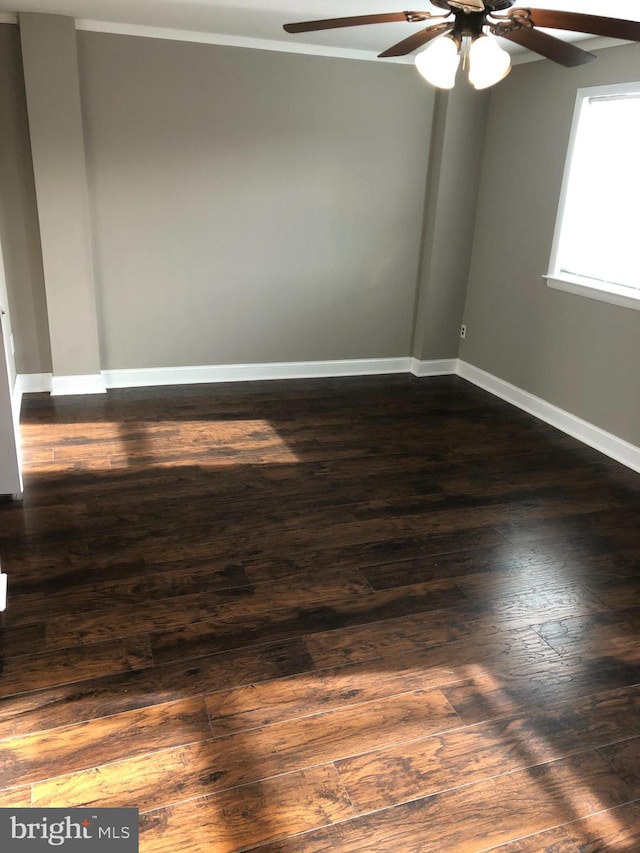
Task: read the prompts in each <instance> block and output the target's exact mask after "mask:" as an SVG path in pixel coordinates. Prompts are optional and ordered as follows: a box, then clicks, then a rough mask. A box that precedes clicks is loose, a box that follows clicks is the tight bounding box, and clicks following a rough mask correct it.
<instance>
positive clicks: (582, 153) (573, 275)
mask: <svg viewBox="0 0 640 853" xmlns="http://www.w3.org/2000/svg"><path fill="white" fill-rule="evenodd" d="M639 152H640V84H634V85H632V86H629V85H623V86H606V87H598V88H597V89H590V90H582V91H581V92H580V93H579V95H578V104H577V109H576V116H575V119H574V128H573V133H572V141H571V145H570V149H569V155H568V158H567V166H566V169H565V179H564V185H563V191H562V199H561V204H560V210H559V214H558V222H557V225H556V234H555V239H554V247H553V253H552V257H551V265H550V271H549V276H548V278H549V284H550V285H552V286H561V285H562V284H563V283H564V284H565V285H567V286H566V287H562V289H565V290H572V291H573V292H576V293H582V294H583V295H587V296H593V298H598V299H604V300H605V301H611V302H617V303H618V304H622V305H630V306H631V307H638V308H640V262H639V261H638V257H639V256H640V254H639V249H638V243H639V240H640V208H639V204H640V202H639V201H638V200H639V199H640V168H638V167H639V158H640V154H639ZM589 289H591V290H592V291H596V293H595V294H594V293H589V292H588V291H589ZM603 294H609V295H610V296H612V297H617V298H606V296H603ZM634 300H636V301H637V304H634V302H633V301H634Z"/></svg>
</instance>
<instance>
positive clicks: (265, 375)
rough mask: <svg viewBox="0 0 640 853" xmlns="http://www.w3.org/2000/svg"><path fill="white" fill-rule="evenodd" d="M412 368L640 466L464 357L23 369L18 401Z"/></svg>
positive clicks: (604, 437)
mask: <svg viewBox="0 0 640 853" xmlns="http://www.w3.org/2000/svg"><path fill="white" fill-rule="evenodd" d="M389 373H412V374H413V375H414V376H419V377H428V376H446V375H450V374H457V375H458V376H460V377H462V378H463V379H466V380H467V381H468V382H471V383H473V384H474V385H477V386H478V387H479V388H482V389H484V390H485V391H488V392H489V393H490V394H494V395H495V396H496V397H500V399H502V400H506V401H507V402H508V403H511V404H512V405H514V406H516V407H517V408H519V409H522V411H524V412H527V413H528V414H530V415H533V416H534V417H536V418H539V419H540V420H542V421H545V423H548V424H551V426H554V427H556V429H559V430H561V431H562V432H564V433H566V434H567V435H570V436H571V437H572V438H576V439H577V440H578V441H581V442H582V443H583V444H586V445H588V446H589V447H593V448H594V449H595V450H598V451H600V452H601V453H604V454H605V456H608V457H610V458H611V459H615V461H616V462H620V463H621V464H622V465H626V466H627V468H631V469H632V470H633V471H638V472H640V447H637V446H636V445H634V444H631V443H630V442H628V441H625V440H624V439H622V438H618V436H616V435H613V434H612V433H610V432H607V431H606V430H603V429H601V428H600V427H597V426H594V425H593V424H591V423H589V422H588V421H584V420H582V419H581V418H578V417H576V416H575V415H572V414H571V413H570V412H567V411H565V410H564V409H560V408H559V407H558V406H554V405H553V404H552V403H548V402H547V401H546V400H543V399H541V398H540V397H536V396H535V395H534V394H530V393H529V392H528V391H523V390H522V388H518V387H517V386H515V385H511V384H510V383H509V382H505V380H504V379H499V378H498V377H497V376H493V375H492V374H491V373H487V372H486V371H484V370H481V369H480V368H479V367H474V365H472V364H468V363H467V362H465V361H462V360H461V359H456V358H451V359H438V360H433V361H420V360H419V359H416V358H369V359H351V360H346V361H303V362H278V363H272V364H224V365H212V366H208V365H204V366H196V367H166V368H162V367H152V368H140V369H133V370H103V371H102V374H98V375H95V376H94V375H91V376H57V377H53V379H52V377H51V374H48V373H31V374H22V375H19V376H18V377H17V379H16V385H15V391H14V395H15V397H14V402H15V404H16V405H17V410H18V411H19V410H20V402H21V400H22V395H23V394H29V393H34V392H39V391H51V393H52V394H54V395H62V394H102V393H104V391H105V389H106V388H140V387H147V386H157V385H191V384H195V383H201V382H212V383H217V382H246V381H250V380H268V379H305V378H314V379H322V378H331V377H339V376H376V375H381V374H389Z"/></svg>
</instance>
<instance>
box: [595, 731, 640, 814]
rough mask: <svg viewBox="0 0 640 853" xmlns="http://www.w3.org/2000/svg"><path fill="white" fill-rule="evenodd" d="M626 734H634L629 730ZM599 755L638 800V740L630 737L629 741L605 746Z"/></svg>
mask: <svg viewBox="0 0 640 853" xmlns="http://www.w3.org/2000/svg"><path fill="white" fill-rule="evenodd" d="M628 734H629V735H634V734H635V732H634V731H633V730H631V731H629V732H628ZM600 754H601V755H603V756H604V757H605V758H606V759H607V761H608V762H609V764H610V765H611V766H612V767H613V769H614V770H615V771H616V772H617V773H619V775H620V776H622V778H623V779H624V781H625V782H626V783H627V785H629V787H630V788H631V789H632V790H633V791H635V793H636V796H637V798H638V799H640V738H639V737H638V736H635V737H630V739H629V740H625V741H621V742H620V743H614V744H611V745H610V746H605V747H603V748H602V749H601V750H600Z"/></svg>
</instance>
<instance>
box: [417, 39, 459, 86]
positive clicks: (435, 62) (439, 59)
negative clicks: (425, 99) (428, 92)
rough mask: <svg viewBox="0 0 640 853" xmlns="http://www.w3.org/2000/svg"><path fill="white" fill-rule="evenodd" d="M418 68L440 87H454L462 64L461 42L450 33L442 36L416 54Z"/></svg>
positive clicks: (428, 79) (425, 76) (426, 78)
mask: <svg viewBox="0 0 640 853" xmlns="http://www.w3.org/2000/svg"><path fill="white" fill-rule="evenodd" d="M415 63H416V68H417V69H418V71H419V72H420V74H421V75H422V76H423V77H424V79H425V80H426V81H427V82H428V83H431V84H432V85H433V86H437V88H438V89H453V87H454V86H455V84H456V74H457V72H458V67H459V65H460V43H459V41H457V40H456V39H455V38H453V37H452V36H450V35H447V36H441V37H440V38H438V39H436V41H434V42H433V44H430V45H429V47H428V48H427V49H426V50H423V51H422V52H421V53H419V54H418V55H417V56H416V59H415Z"/></svg>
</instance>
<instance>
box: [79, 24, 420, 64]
mask: <svg viewBox="0 0 640 853" xmlns="http://www.w3.org/2000/svg"><path fill="white" fill-rule="evenodd" d="M76 29H77V30H81V31H83V32H89V33H112V34H114V35H123V36H138V37H139V38H154V39H168V40H170V41H188V42H197V43H199V44H218V45H223V46H226V47H244V48H249V49H252V50H273V51H277V52H279V53H303V54H309V55H311V56H330V57H337V58H339V59H360V60H364V61H366V62H379V63H380V60H379V58H378V55H377V53H375V51H370V50H354V49H350V48H340V47H327V46H326V45H318V44H301V43H300V42H288V41H280V40H277V39H257V38H249V37H247V36H231V35H223V34H222V33H203V32H193V31H191V30H177V29H168V28H165V27H149V26H145V25H139V24H115V23H111V22H108V21H93V20H89V19H78V20H76ZM384 63H386V64H394V65H397V64H400V65H413V58H412V57H391V58H389V59H385V60H384ZM380 64H383V63H380Z"/></svg>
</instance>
